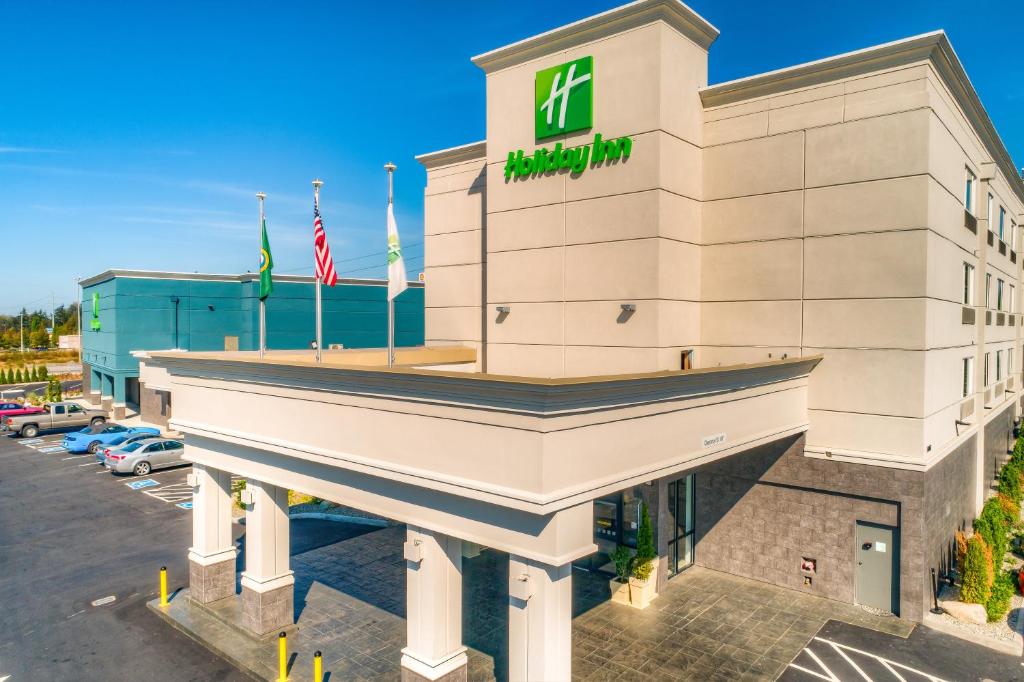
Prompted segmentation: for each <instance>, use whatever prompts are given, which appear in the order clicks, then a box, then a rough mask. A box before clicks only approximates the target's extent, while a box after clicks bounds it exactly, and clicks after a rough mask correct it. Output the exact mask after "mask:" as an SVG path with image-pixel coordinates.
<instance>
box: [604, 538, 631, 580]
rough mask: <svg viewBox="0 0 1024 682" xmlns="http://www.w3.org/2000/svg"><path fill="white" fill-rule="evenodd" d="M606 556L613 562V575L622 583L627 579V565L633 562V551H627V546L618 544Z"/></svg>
mask: <svg viewBox="0 0 1024 682" xmlns="http://www.w3.org/2000/svg"><path fill="white" fill-rule="evenodd" d="M608 558H610V559H611V560H612V563H613V564H615V575H616V576H617V577H618V579H619V582H620V583H624V582H626V581H627V580H629V567H630V564H632V563H633V553H632V552H630V551H629V547H626V546H625V545H619V546H618V547H616V548H615V551H614V552H612V553H611V554H610V555H609V557H608Z"/></svg>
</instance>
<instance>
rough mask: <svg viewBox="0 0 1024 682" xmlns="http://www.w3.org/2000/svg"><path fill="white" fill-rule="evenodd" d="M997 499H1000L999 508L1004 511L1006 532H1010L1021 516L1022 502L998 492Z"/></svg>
mask: <svg viewBox="0 0 1024 682" xmlns="http://www.w3.org/2000/svg"><path fill="white" fill-rule="evenodd" d="M996 499H997V500H999V510H1000V511H1001V512H1003V519H1004V520H1005V522H1006V532H1007V533H1009V532H1010V531H1011V530H1012V529H1013V523H1014V521H1016V520H1017V519H1019V518H1020V503H1019V502H1018V501H1016V500H1014V499H1013V498H1011V497H1010V496H1008V495H1004V494H1003V493H998V494H997V495H996Z"/></svg>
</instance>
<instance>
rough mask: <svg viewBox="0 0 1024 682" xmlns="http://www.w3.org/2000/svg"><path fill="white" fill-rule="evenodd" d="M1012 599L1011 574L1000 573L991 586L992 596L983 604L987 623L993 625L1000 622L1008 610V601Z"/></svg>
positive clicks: (1008, 572)
mask: <svg viewBox="0 0 1024 682" xmlns="http://www.w3.org/2000/svg"><path fill="white" fill-rule="evenodd" d="M1012 598H1013V573H1011V572H1010V571H1001V572H1000V573H999V576H998V577H997V578H996V579H995V582H994V583H993V585H992V594H991V595H990V596H989V598H988V601H987V602H985V612H986V613H987V614H988V622H990V623H994V622H995V621H997V620H1002V619H1003V617H1004V616H1005V615H1006V613H1007V612H1008V611H1009V610H1010V600H1011V599H1012Z"/></svg>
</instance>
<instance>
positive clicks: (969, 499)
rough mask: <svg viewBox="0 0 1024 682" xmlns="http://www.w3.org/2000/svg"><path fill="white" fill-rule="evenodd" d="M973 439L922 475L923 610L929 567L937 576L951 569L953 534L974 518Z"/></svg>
mask: <svg viewBox="0 0 1024 682" xmlns="http://www.w3.org/2000/svg"><path fill="white" fill-rule="evenodd" d="M976 442H977V436H975V437H973V438H970V439H969V440H967V441H966V442H964V443H962V444H961V445H960V446H959V447H957V449H956V450H954V451H953V452H950V453H949V454H948V455H946V456H945V457H943V459H942V461H940V462H939V463H938V464H936V465H935V466H933V467H932V468H931V469H929V470H928V471H926V472H925V474H924V505H923V507H922V511H923V516H922V520H921V522H922V524H923V529H922V530H923V534H924V552H925V553H924V556H923V561H924V570H923V573H922V576H921V579H922V580H923V581H924V587H923V590H922V591H923V593H924V608H926V609H928V608H931V606H932V601H931V600H932V582H931V571H930V569H932V568H934V569H935V571H936V573H937V574H938V577H939V578H941V577H942V576H943V575H944V574H946V573H947V572H948V571H949V570H950V568H951V567H952V566H953V563H954V558H955V556H956V553H955V544H954V533H955V532H956V531H957V530H962V529H964V528H967V527H968V526H970V525H971V522H972V521H973V520H974V510H975V506H974V481H976V480H977V478H976V474H975V468H976V467H977V458H976V456H975V452H976V447H977V446H976ZM911 563H912V564H914V561H913V560H912V561H911ZM914 570H917V569H916V567H915V569H914Z"/></svg>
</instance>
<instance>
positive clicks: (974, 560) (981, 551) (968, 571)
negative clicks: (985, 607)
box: [960, 533, 993, 604]
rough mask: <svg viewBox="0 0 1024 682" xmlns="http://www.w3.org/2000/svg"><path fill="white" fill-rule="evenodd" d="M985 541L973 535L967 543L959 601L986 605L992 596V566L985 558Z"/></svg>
mask: <svg viewBox="0 0 1024 682" xmlns="http://www.w3.org/2000/svg"><path fill="white" fill-rule="evenodd" d="M986 549H987V548H986V546H985V541H984V540H983V539H982V538H981V536H980V535H978V534H977V533H975V534H974V535H973V536H971V539H970V540H969V541H968V542H967V554H966V555H965V556H964V573H963V577H962V578H961V585H960V601H963V602H967V603H968V604H987V603H988V600H989V597H991V596H992V582H993V577H992V566H991V562H990V560H989V559H988V557H987V556H986V554H987V552H986V551H985V550H986Z"/></svg>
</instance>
